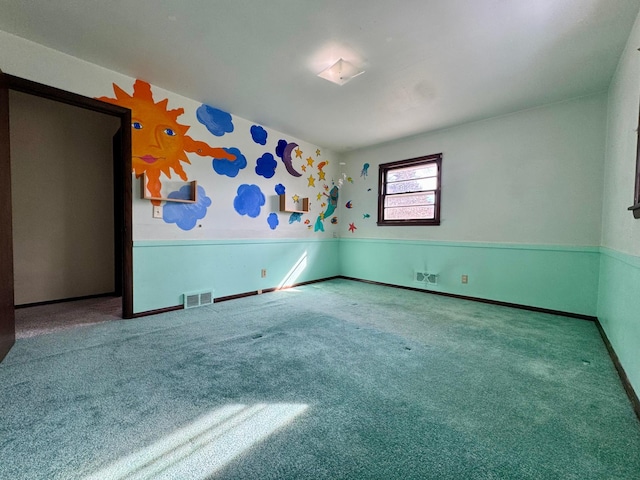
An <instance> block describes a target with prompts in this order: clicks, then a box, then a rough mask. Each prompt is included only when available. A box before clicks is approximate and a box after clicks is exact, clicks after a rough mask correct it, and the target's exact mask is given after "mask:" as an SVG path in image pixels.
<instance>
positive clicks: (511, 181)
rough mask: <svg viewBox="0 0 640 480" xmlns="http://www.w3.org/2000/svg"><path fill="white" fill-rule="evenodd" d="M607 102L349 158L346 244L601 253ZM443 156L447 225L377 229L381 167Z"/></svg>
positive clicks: (476, 126)
mask: <svg viewBox="0 0 640 480" xmlns="http://www.w3.org/2000/svg"><path fill="white" fill-rule="evenodd" d="M606 102H607V97H606V94H605V93H602V94H597V95H591V96H588V97H583V98H579V99H574V100H570V101H565V102H561V103H557V104H552V105H547V106H543V107H539V108H535V109H530V110H525V111H522V112H517V113H514V114H511V115H506V116H502V117H497V118H492V119H488V120H484V121H480V122H475V123H471V124H466V125H461V126H458V127H455V128H451V129H447V130H442V131H438V132H433V133H428V134H424V135H419V136H415V137H412V138H408V139H405V140H401V141H397V142H393V143H389V144H384V145H382V146H379V147H375V148H370V149H363V150H358V151H354V152H350V153H348V154H345V155H343V156H342V158H341V161H342V162H345V163H346V165H344V166H343V168H344V171H345V172H346V173H347V175H348V176H350V177H351V178H352V179H353V183H350V182H347V183H346V185H347V186H346V188H345V189H344V192H343V193H344V195H342V202H341V203H342V205H341V207H343V206H344V204H345V202H347V201H349V200H350V201H351V202H352V205H353V207H352V208H351V209H350V210H348V213H347V214H346V216H345V218H344V219H342V221H341V232H342V236H345V237H348V238H351V237H352V236H353V237H368V238H393V239H423V240H446V241H465V242H466V241H469V242H499V243H520V244H544V245H579V246H598V245H599V244H600V233H601V231H600V230H601V205H602V184H603V180H602V176H603V159H604V145H605V142H604V139H605V129H606ZM636 113H637V112H636ZM440 152H442V154H443V160H442V206H441V219H442V221H441V225H440V226H428V227H389V226H385V227H378V226H376V219H377V185H378V165H379V164H380V163H385V162H391V161H395V160H403V159H408V158H414V157H419V156H422V155H428V154H432V153H440ZM365 163H369V165H370V166H369V175H368V176H367V177H364V176H361V170H362V167H363V165H364V164H365ZM367 214H368V215H370V217H369V218H364V217H365V215H367ZM350 223H354V224H355V226H356V228H357V229H356V230H355V232H353V233H352V232H350V231H349V230H348V227H349V224H350Z"/></svg>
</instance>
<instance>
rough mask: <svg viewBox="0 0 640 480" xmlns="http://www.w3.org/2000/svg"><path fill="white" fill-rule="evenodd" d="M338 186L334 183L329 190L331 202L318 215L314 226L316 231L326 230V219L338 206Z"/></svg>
mask: <svg viewBox="0 0 640 480" xmlns="http://www.w3.org/2000/svg"><path fill="white" fill-rule="evenodd" d="M338 193H339V190H338V186H337V185H334V186H333V188H332V189H331V191H330V192H329V195H326V194H325V195H326V196H327V197H328V198H329V203H328V205H327V209H326V210H325V211H324V212H322V213H321V214H320V215H318V219H317V220H316V224H315V226H314V228H313V231H314V232H317V231H321V232H324V225H323V222H324V219H325V218H328V217H330V216H331V215H332V214H333V212H335V210H336V207H337V206H338Z"/></svg>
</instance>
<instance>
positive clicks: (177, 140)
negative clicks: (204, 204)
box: [98, 80, 236, 205]
mask: <svg viewBox="0 0 640 480" xmlns="http://www.w3.org/2000/svg"><path fill="white" fill-rule="evenodd" d="M113 91H114V92H115V96H116V98H109V97H100V98H98V100H102V101H104V102H108V103H113V104H115V105H120V106H122V107H127V108H129V109H130V110H131V129H132V130H131V151H132V157H133V158H132V162H131V164H132V166H133V171H134V173H135V174H136V177H140V176H141V175H142V174H143V173H146V174H147V178H148V183H147V189H148V190H149V193H150V194H151V196H152V197H160V196H162V195H161V193H160V190H161V188H162V182H161V181H160V173H164V174H165V176H166V177H167V178H171V170H173V171H174V172H175V173H177V174H178V176H179V177H180V178H181V179H182V180H183V181H186V180H187V174H186V173H185V171H184V170H183V168H182V165H181V164H180V162H185V163H189V164H190V163H191V162H190V161H189V158H188V157H187V152H190V153H196V154H198V155H200V156H203V157H204V156H210V157H214V158H217V159H226V160H230V161H234V160H235V159H236V157H235V155H233V154H231V153H228V152H227V151H226V150H225V149H223V148H216V147H211V146H209V145H208V144H206V143H205V142H201V141H198V140H194V139H192V138H191V137H190V136H188V135H186V133H187V130H189V128H190V127H189V126H187V125H181V124H179V123H178V117H179V116H180V115H182V114H183V113H184V109H183V108H176V109H174V110H167V103H168V102H169V100H168V99H166V98H165V99H164V100H160V101H159V102H158V103H155V102H154V101H153V94H152V93H151V85H149V84H148V83H147V82H144V81H142V80H136V81H135V83H134V84H133V95H129V94H128V93H127V92H125V91H124V90H123V89H122V88H120V87H119V86H118V85H116V84H115V83H114V84H113ZM152 203H153V204H154V205H159V204H160V201H159V200H152Z"/></svg>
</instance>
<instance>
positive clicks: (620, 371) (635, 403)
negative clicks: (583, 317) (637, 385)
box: [596, 319, 640, 420]
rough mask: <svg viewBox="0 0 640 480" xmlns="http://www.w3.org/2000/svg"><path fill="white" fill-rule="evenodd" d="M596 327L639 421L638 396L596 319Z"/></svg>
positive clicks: (639, 406)
mask: <svg viewBox="0 0 640 480" xmlns="http://www.w3.org/2000/svg"><path fill="white" fill-rule="evenodd" d="M596 326H597V327H598V331H599V332H600V336H601V337H602V341H603V342H604V346H605V347H607V352H609V357H611V361H612V362H613V366H614V367H616V370H617V372H618V376H619V377H620V381H621V382H622V386H623V387H624V391H625V392H627V396H628V397H629V401H630V402H631V406H632V407H633V411H634V412H635V414H636V416H637V417H638V420H640V399H638V395H637V394H636V392H635V390H634V389H633V387H632V386H631V382H629V377H628V376H627V372H625V371H624V368H622V364H621V363H620V359H619V358H618V354H617V353H616V351H615V350H614V349H613V346H612V345H611V342H610V341H609V338H608V337H607V334H606V333H605V331H604V328H602V325H601V324H600V320H597V319H596Z"/></svg>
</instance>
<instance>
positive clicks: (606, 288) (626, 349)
mask: <svg viewBox="0 0 640 480" xmlns="http://www.w3.org/2000/svg"><path fill="white" fill-rule="evenodd" d="M598 300H599V301H598V319H599V320H600V323H601V324H602V328H603V329H604V331H605V333H606V334H607V337H608V338H609V341H610V342H611V346H612V347H613V349H614V350H615V351H616V354H617V355H618V359H619V360H620V364H621V365H622V368H624V370H625V372H626V374H627V376H628V377H629V382H630V383H631V386H632V387H633V388H634V390H635V391H636V394H637V395H638V396H640V257H635V256H632V255H626V254H624V253H620V252H617V251H615V250H610V249H607V248H602V249H601V255H600V290H599V297H598Z"/></svg>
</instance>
